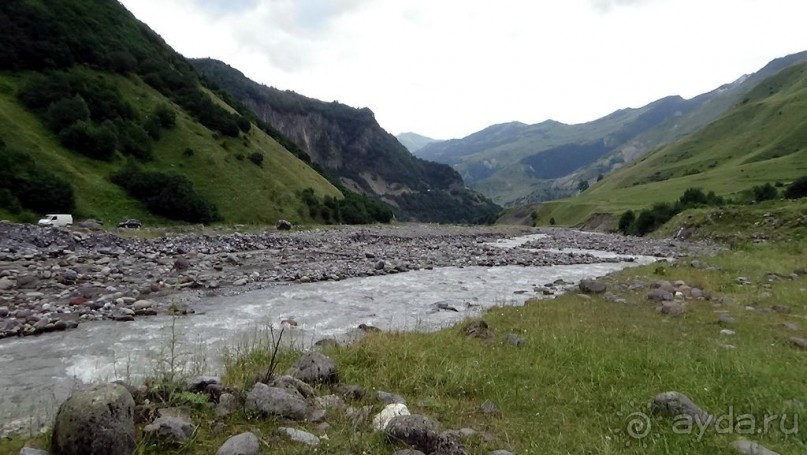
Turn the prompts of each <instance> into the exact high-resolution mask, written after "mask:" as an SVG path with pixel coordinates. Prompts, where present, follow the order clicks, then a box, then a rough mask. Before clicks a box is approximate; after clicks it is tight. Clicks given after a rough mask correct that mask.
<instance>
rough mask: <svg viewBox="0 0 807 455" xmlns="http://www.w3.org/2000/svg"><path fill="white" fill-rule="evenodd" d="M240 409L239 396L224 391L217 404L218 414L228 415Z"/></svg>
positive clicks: (220, 415)
mask: <svg viewBox="0 0 807 455" xmlns="http://www.w3.org/2000/svg"><path fill="white" fill-rule="evenodd" d="M236 411H238V398H236V397H235V395H233V394H231V393H222V394H221V396H220V397H219V403H218V404H217V405H216V416H218V417H226V416H228V415H230V414H233V413H235V412H236Z"/></svg>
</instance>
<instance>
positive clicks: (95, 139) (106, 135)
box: [59, 121, 118, 161]
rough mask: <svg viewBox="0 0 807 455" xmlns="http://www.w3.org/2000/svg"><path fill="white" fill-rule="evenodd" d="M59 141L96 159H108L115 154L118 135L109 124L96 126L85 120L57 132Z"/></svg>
mask: <svg viewBox="0 0 807 455" xmlns="http://www.w3.org/2000/svg"><path fill="white" fill-rule="evenodd" d="M59 142H60V143H61V144H62V145H63V146H65V147H67V148H69V149H71V150H75V151H77V152H79V153H81V154H82V155H85V156H88V157H90V158H93V159H96V160H105V161H108V160H110V159H112V156H113V155H114V154H115V147H116V145H117V143H118V137H117V135H116V134H115V130H114V127H113V126H110V125H109V124H104V125H101V126H100V127H96V126H94V125H93V124H91V123H89V122H85V121H78V122H76V123H74V124H73V125H71V126H69V127H67V128H65V129H63V130H62V131H61V132H60V133H59Z"/></svg>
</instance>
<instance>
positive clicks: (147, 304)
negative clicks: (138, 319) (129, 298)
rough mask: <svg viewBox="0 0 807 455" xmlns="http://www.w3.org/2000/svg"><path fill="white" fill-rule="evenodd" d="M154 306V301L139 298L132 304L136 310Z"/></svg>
mask: <svg viewBox="0 0 807 455" xmlns="http://www.w3.org/2000/svg"><path fill="white" fill-rule="evenodd" d="M153 306H154V302H152V301H151V300H138V301H136V302H135V303H133V304H132V307H131V308H132V309H133V310H134V311H141V310H147V309H150V308H151V307H153Z"/></svg>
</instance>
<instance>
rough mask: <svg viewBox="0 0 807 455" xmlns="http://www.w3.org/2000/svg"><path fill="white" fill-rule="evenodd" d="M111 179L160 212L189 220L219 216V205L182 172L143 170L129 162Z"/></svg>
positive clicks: (200, 220) (171, 216) (196, 221)
mask: <svg viewBox="0 0 807 455" xmlns="http://www.w3.org/2000/svg"><path fill="white" fill-rule="evenodd" d="M110 179H111V180H112V182H113V183H115V184H116V185H118V186H120V187H122V188H123V189H124V190H126V192H127V193H128V194H129V195H130V196H132V197H134V198H135V199H137V200H139V201H141V202H143V203H144V204H145V205H146V207H147V208H148V209H149V210H150V211H151V212H153V213H155V214H157V215H161V216H164V217H166V218H170V219H173V220H180V221H187V222H190V223H210V222H212V221H216V220H218V219H219V215H218V209H217V208H216V206H215V205H213V204H211V203H209V202H207V201H206V200H205V199H204V198H203V197H202V196H201V195H199V194H198V193H197V192H196V190H195V189H194V188H193V184H192V183H191V181H190V180H188V179H187V177H185V176H183V175H178V174H167V173H163V172H149V171H144V170H142V169H140V168H139V167H138V166H137V165H135V164H134V163H133V162H130V163H128V164H127V165H126V166H125V167H124V168H123V169H121V170H120V171H119V172H117V173H115V174H113V175H112V176H111V178H110Z"/></svg>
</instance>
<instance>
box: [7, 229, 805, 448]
mask: <svg viewBox="0 0 807 455" xmlns="http://www.w3.org/2000/svg"><path fill="white" fill-rule="evenodd" d="M803 258H804V245H803V243H788V244H764V245H750V244H749V245H744V246H743V247H742V248H740V249H735V250H731V251H725V252H723V253H721V254H718V255H717V256H714V257H698V258H686V259H685V260H683V259H682V260H679V261H678V262H677V263H676V264H669V263H658V264H652V265H648V266H644V267H638V268H632V269H627V270H625V271H622V272H618V273H615V274H612V275H610V276H609V277H607V279H605V280H604V283H605V284H606V286H607V290H606V292H604V293H601V294H587V293H583V292H572V293H567V294H566V295H563V296H561V297H558V298H557V299H555V300H551V301H534V302H530V303H528V304H527V305H525V306H524V307H509V308H495V309H493V310H491V311H489V312H488V313H486V314H485V315H484V317H483V318H484V320H485V321H486V322H487V324H488V325H489V327H490V329H491V330H492V332H493V334H494V336H493V337H492V338H490V339H478V338H469V337H468V336H467V335H466V334H465V333H463V331H462V330H461V327H452V328H448V329H445V330H442V331H438V332H435V333H427V334H423V333H370V334H369V335H367V336H365V337H364V338H363V339H361V340H360V341H359V342H357V343H355V344H354V345H351V346H349V347H339V346H330V347H327V348H326V349H325V350H324V352H325V353H326V354H327V355H329V356H330V357H331V358H333V360H334V361H335V364H336V365H337V367H338V369H339V378H340V382H342V383H345V384H357V385H359V386H361V387H362V388H363V390H364V391H365V392H366V393H365V396H364V397H363V398H362V399H361V400H360V401H358V402H348V403H347V406H350V407H351V408H353V409H354V411H351V412H356V410H360V411H361V410H364V409H368V410H367V411H362V412H366V413H367V414H368V415H369V417H370V418H372V416H373V415H374V414H375V413H377V412H379V411H380V410H381V409H382V408H383V407H384V404H383V403H382V402H380V401H379V400H378V399H377V397H376V392H377V391H379V390H383V391H388V392H393V393H396V394H399V395H401V396H402V397H403V398H405V399H406V401H407V404H408V407H409V410H410V411H411V412H413V413H419V414H424V415H427V416H429V417H430V418H432V419H434V420H436V421H438V422H440V424H441V425H442V428H443V429H453V430H463V432H462V434H463V435H464V436H462V443H463V444H464V446H465V447H466V449H467V451H468V452H469V453H483V454H485V453H489V452H490V451H492V450H501V449H505V450H509V451H512V452H513V453H566V452H586V453H589V452H590V453H637V454H638V453H665V454H668V453H679V454H690V453H740V452H737V451H735V449H733V448H731V446H732V444H733V443H734V442H735V441H736V440H738V439H753V440H756V441H759V442H761V443H762V444H763V445H765V446H766V447H768V448H769V449H773V450H776V451H777V452H779V453H782V454H788V453H801V452H804V450H805V447H807V437H806V436H805V432H804V430H803V429H801V428H798V427H794V424H795V425H799V424H802V423H803V422H807V420H805V419H807V411H805V399H804V397H805V396H807V386H806V385H805V383H804V381H803V378H804V377H806V376H807V362H805V355H807V351H805V350H803V349H802V346H801V345H800V344H799V342H798V340H803V339H805V338H807V305H806V304H805V298H804V297H805V293H806V292H807V285H805V283H806V282H807V281H806V280H807V277H805V276H804V275H802V273H804V267H806V266H807V264H804V259H803ZM670 287H672V288H670ZM694 289H698V290H699V291H700V292H695V291H694ZM651 296H652V297H651ZM253 346H255V345H254V344H253ZM241 354H242V355H240V356H238V357H237V359H238V360H236V359H235V358H233V359H231V362H230V363H229V364H228V368H227V369H226V370H225V371H223V372H222V377H221V380H222V382H223V387H224V388H225V390H229V391H232V392H233V394H234V396H241V397H243V396H245V395H246V392H247V391H248V389H249V385H248V384H249V382H251V381H249V380H248V378H255V377H259V376H261V375H262V374H265V372H266V369H267V367H268V356H267V353H266V351H260V350H253V351H250V350H249V349H246V348H245V350H242V351H241ZM295 358H296V355H294V354H293V353H287V354H286V355H283V356H281V362H280V364H279V365H278V367H277V369H276V371H284V370H285V369H286V368H287V367H289V366H290V365H291V363H292V362H293V361H294V360H295ZM245 385H246V387H245ZM668 391H678V392H681V393H683V394H686V395H687V396H689V397H690V398H691V399H692V400H693V401H694V402H695V403H697V404H698V405H700V406H701V407H702V408H703V409H704V410H706V411H707V412H709V413H710V414H711V415H713V416H714V417H715V418H722V420H721V422H722V424H721V425H723V426H717V425H716V426H712V427H708V428H707V427H704V428H703V429H701V428H698V427H691V428H690V429H689V430H687V428H686V427H685V426H681V422H678V426H676V425H674V423H675V422H676V421H675V420H673V419H671V418H666V417H661V416H657V415H655V414H653V412H652V409H651V408H650V406H649V403H650V402H651V401H652V400H653V398H654V397H656V396H657V395H658V394H661V393H663V392H668ZM331 392H334V393H338V390H337V389H336V388H334V389H332V388H331V387H329V386H320V387H319V388H318V390H317V393H318V395H327V394H330V393H331ZM177 396H178V397H181V399H179V398H177V401H176V402H173V403H172V404H185V405H188V406H190V407H191V408H192V409H193V411H192V416H191V417H192V420H193V422H194V423H195V424H196V425H197V428H196V430H195V433H194V436H193V438H192V439H191V440H190V441H189V442H187V443H186V444H184V445H182V446H180V447H170V446H169V445H165V444H164V443H158V442H157V441H156V440H154V439H149V438H146V439H142V438H141V439H140V444H139V446H138V449H137V450H138V452H137V453H144V454H151V453H191V454H195V453H199V454H203V453H204V454H208V453H214V452H215V451H216V450H217V449H218V447H220V446H221V445H222V444H223V443H224V441H225V440H226V439H227V438H229V437H230V436H232V435H234V434H238V433H241V432H243V431H251V432H253V433H255V434H256V435H258V436H259V438H260V441H261V445H262V447H263V448H264V450H265V451H267V453H270V452H271V453H285V454H296V453H300V454H302V453H311V451H312V450H314V449H312V448H310V447H309V446H307V445H304V444H302V443H300V442H294V441H290V440H289V439H288V436H286V433H285V432H283V431H281V430H279V427H289V426H292V427H294V428H297V429H301V430H305V431H307V432H310V433H311V434H313V435H315V436H317V438H318V440H319V445H318V446H317V449H316V450H317V452H320V453H362V452H364V453H393V452H394V451H395V449H396V448H397V447H396V446H394V445H391V444H389V443H388V442H387V441H386V438H385V437H383V435H382V434H381V433H377V432H374V431H373V430H372V425H371V423H370V421H369V419H368V420H362V419H359V421H356V420H355V419H354V418H353V417H355V414H351V416H353V417H349V416H348V412H347V411H346V410H345V409H342V408H332V409H328V410H327V411H326V413H325V417H324V419H325V420H324V422H325V423H326V424H327V426H323V425H322V422H317V423H315V422H292V421H288V420H285V419H280V418H276V417H272V418H265V417H259V416H257V415H256V414H254V413H250V412H244V410H243V408H240V407H237V410H236V412H235V413H234V414H232V415H230V416H227V417H217V416H216V412H215V411H214V408H213V407H212V406H213V405H206V404H204V402H206V401H207V398H204V397H205V395H195V394H192V395H190V397H194V396H197V397H202V399H201V400H200V399H193V398H192V399H190V400H189V396H188V395H187V393H183V394H182V395H177ZM183 400H184V401H183ZM491 405H492V407H491ZM366 407H369V408H366ZM749 416H750V418H749ZM637 418H638V419H641V420H639V421H638V422H639V423H640V424H644V423H646V424H647V425H649V427H646V428H648V430H647V431H646V432H645V430H644V429H643V428H645V427H636V426H632V425H635V423H636V422H637V421H636V420H635V419H637ZM766 418H767V419H768V421H769V423H768V424H767V425H765V424H764V420H765V419H766ZM774 418H776V419H777V420H773V421H772V422H773V423H770V422H771V419H774ZM741 419H742V420H741ZM796 422H798V423H796ZM738 424H740V425H738ZM727 425H728V426H727ZM138 428H139V429H141V430H142V428H143V427H142V426H139V427H138ZM141 430H138V431H141ZM29 443H31V444H33V445H37V444H45V443H46V441H45V438H43V439H35V440H33V441H29ZM19 444H20V442H9V441H6V442H5V447H4V449H3V451H0V453H17V452H16V451H18V449H16V448H17V447H19ZM40 446H44V445H40ZM0 447H1V446H0Z"/></svg>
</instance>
